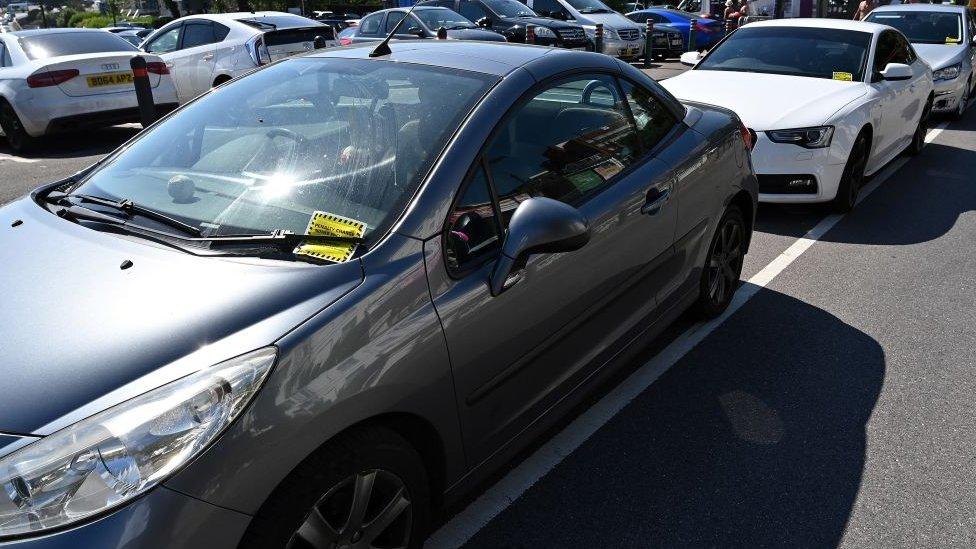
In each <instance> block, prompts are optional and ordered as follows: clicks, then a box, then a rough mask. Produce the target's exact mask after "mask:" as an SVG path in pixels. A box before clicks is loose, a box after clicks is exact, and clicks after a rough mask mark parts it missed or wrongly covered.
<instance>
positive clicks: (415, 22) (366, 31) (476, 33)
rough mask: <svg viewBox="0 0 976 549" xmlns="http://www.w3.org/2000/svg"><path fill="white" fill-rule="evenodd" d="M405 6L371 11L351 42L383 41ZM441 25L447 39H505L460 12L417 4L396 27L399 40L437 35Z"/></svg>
mask: <svg viewBox="0 0 976 549" xmlns="http://www.w3.org/2000/svg"><path fill="white" fill-rule="evenodd" d="M407 9H408V8H394V9H389V10H380V11H377V12H373V13H371V14H369V15H367V16H366V17H364V18H363V20H362V22H361V23H360V24H359V26H358V27H356V32H355V33H353V35H352V42H353V43H354V44H356V43H361V42H376V41H380V40H383V39H385V38H386V37H387V35H389V34H390V33H391V32H393V29H394V27H396V26H397V23H400V21H401V20H403V17H404V16H405V15H406V13H407ZM442 27H443V28H444V29H445V30H446V31H447V38H448V39H450V40H483V41H486V42H505V37H504V36H502V35H501V34H499V33H497V32H494V31H490V30H487V29H483V28H481V27H479V26H478V25H475V24H474V23H473V22H471V21H469V20H467V19H465V18H464V17H462V16H461V15H460V14H458V13H456V12H454V11H452V10H449V9H447V8H442V7H438V6H428V5H423V6H417V7H415V8H414V9H413V13H411V14H410V18H409V19H407V20H406V21H404V22H403V23H402V24H401V25H400V26H399V28H397V29H396V35H394V36H395V38H397V39H398V40H416V39H424V38H437V30H438V29H440V28H442Z"/></svg>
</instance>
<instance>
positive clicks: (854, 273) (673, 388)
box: [0, 63, 976, 549]
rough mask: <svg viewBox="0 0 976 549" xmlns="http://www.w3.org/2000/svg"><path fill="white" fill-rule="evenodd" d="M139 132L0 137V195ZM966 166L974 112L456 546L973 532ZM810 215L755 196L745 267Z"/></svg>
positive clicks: (975, 144)
mask: <svg viewBox="0 0 976 549" xmlns="http://www.w3.org/2000/svg"><path fill="white" fill-rule="evenodd" d="M655 70H656V72H652V74H653V75H654V76H655V77H662V75H664V74H668V73H671V72H677V71H679V70H680V69H679V68H678V67H677V65H676V64H673V63H671V64H667V65H664V66H661V67H655ZM137 131H138V128H137V127H134V126H133V127H118V128H110V129H107V130H102V131H97V132H88V133H86V134H83V135H66V136H61V137H58V138H56V139H54V140H51V141H49V142H48V143H47V144H46V145H45V147H44V148H43V149H42V150H41V151H39V152H38V153H37V154H36V155H34V156H32V157H30V158H20V157H14V156H11V155H10V154H9V150H8V149H7V148H6V144H5V142H4V140H3V139H2V138H0V204H2V203H6V202H8V201H10V200H12V199H14V198H16V197H19V196H21V195H23V194H24V193H26V192H28V191H29V190H30V189H32V188H34V187H36V186H37V185H39V184H41V183H44V182H47V181H53V180H56V179H59V178H62V177H65V176H68V175H70V174H72V173H75V172H76V171H78V170H80V169H82V168H84V167H86V166H88V165H90V164H91V163H92V162H94V161H96V160H97V159H98V158H100V157H101V156H103V155H104V154H106V153H108V152H110V151H111V150H113V149H114V148H115V147H116V146H118V145H119V144H121V143H122V142H124V141H125V140H126V139H128V138H130V137H132V136H133V135H135V133H136V132H137ZM974 174H976V108H974V109H970V111H969V112H968V113H967V115H966V117H965V118H964V119H963V120H962V121H960V122H956V123H953V124H952V125H950V126H949V128H948V129H946V130H945V131H943V132H942V133H941V134H939V135H938V136H937V137H936V138H935V140H934V141H933V142H932V143H931V144H929V145H928V146H927V147H926V149H925V150H924V152H923V153H922V155H921V156H919V157H917V158H913V159H911V160H909V161H908V162H907V163H905V165H904V166H902V167H901V168H900V169H899V170H897V171H896V172H895V173H894V175H892V176H891V177H890V178H888V179H887V180H886V181H885V182H884V183H883V184H882V185H881V186H880V187H879V188H878V189H877V190H875V191H874V192H873V193H872V194H871V195H870V196H868V197H867V198H866V199H865V200H864V201H863V202H862V203H861V204H860V205H859V206H858V207H857V208H856V209H855V211H854V212H853V213H851V214H849V215H847V216H846V217H844V218H843V219H841V220H840V221H839V222H838V223H837V224H836V225H835V226H833V228H832V229H831V230H829V231H828V232H827V233H826V234H824V235H823V237H822V238H820V240H819V241H818V242H816V243H814V244H813V245H812V246H811V247H810V248H809V249H808V250H807V251H806V252H805V253H804V254H803V255H802V256H800V257H799V258H797V259H796V260H795V261H794V262H793V263H792V264H790V265H789V266H788V267H787V268H786V269H785V270H784V271H783V272H782V273H780V274H779V276H777V277H776V278H775V279H774V280H773V281H772V282H771V283H770V284H768V285H767V286H766V287H765V288H763V289H760V290H759V291H758V293H757V294H756V295H755V296H754V297H753V298H752V299H751V300H749V301H748V302H746V303H745V305H743V306H742V308H740V309H739V310H738V311H736V312H735V313H734V314H733V315H732V316H731V317H729V318H728V319H727V320H726V321H725V322H724V323H723V324H722V325H720V326H719V327H718V328H717V329H716V330H715V331H714V332H712V333H711V334H710V335H708V336H707V337H705V339H704V340H703V341H702V342H701V343H700V344H698V345H697V346H696V347H695V348H694V349H692V350H691V352H689V353H688V354H686V355H685V356H684V357H683V358H682V359H680V360H679V361H678V362H677V363H676V364H675V365H674V366H673V367H672V368H670V369H669V370H668V371H667V372H666V373H665V374H664V375H663V376H661V377H660V378H659V379H658V380H657V381H656V382H655V383H653V384H652V385H651V386H650V387H649V388H648V389H647V390H646V391H644V392H643V393H641V394H640V395H639V396H638V397H637V398H636V399H634V400H633V401H631V402H630V404H628V405H627V406H626V407H624V408H623V410H622V411H621V412H620V413H619V414H617V415H616V416H614V417H613V419H611V420H610V421H609V422H608V423H606V424H605V425H603V427H602V428H600V429H599V430H597V431H596V433H595V434H593V436H591V437H590V438H589V439H588V440H586V442H585V443H583V444H582V445H581V446H580V447H579V448H577V449H576V450H575V451H573V452H572V453H570V455H568V456H566V457H565V458H564V459H563V460H562V461H561V463H559V464H558V465H557V466H556V467H555V468H553V469H552V470H550V471H548V473H547V474H545V476H543V477H542V478H541V479H540V480H539V481H538V482H536V483H535V484H534V485H533V486H532V487H531V488H529V489H528V490H527V491H526V492H525V493H524V494H523V495H522V496H521V497H519V498H518V499H516V500H515V501H514V502H512V503H511V504H510V505H508V506H507V508H505V509H504V510H503V511H502V512H501V513H500V514H498V515H497V516H496V517H495V518H494V519H493V520H491V521H490V522H489V523H488V524H487V525H486V526H485V527H483V528H481V529H480V530H479V531H478V532H477V534H476V535H474V537H472V538H471V539H470V540H469V541H468V543H467V544H466V545H465V547H467V548H471V549H476V548H477V549H480V548H509V547H511V548H521V547H525V548H537V547H559V548H567V549H572V548H592V547H657V546H661V547H677V546H680V547H686V546H687V547H727V546H743V547H768V546H804V547H824V546H844V547H917V546H951V547H972V546H974V545H976V513H974V512H973V509H976V495H974V492H973V486H974V484H976V458H974V450H973V449H974V448H976V421H974V416H976V399H974V398H973V395H974V394H976V329H974V323H976V279H974V275H973V273H976V253H974V251H973V249H974V247H973V242H976V213H974V210H976V175H974ZM827 214H828V212H827V211H826V210H825V209H824V208H822V207H816V206H805V207H789V206H778V207H761V208H760V212H759V216H758V220H757V227H756V233H755V236H754V240H753V244H752V248H751V250H750V253H749V255H748V256H747V259H746V264H745V268H744V273H743V279H744V280H746V279H749V278H750V277H752V276H753V275H754V274H756V273H757V272H759V271H760V270H761V269H763V267H765V266H766V265H767V264H769V263H770V261H772V260H773V259H775V258H776V257H777V256H779V255H780V254H781V253H782V252H783V251H784V250H786V249H787V248H788V247H790V245H791V244H793V243H794V242H796V240H797V238H799V237H801V236H802V235H803V234H804V233H805V232H806V231H807V230H809V229H810V228H811V227H813V226H815V225H817V223H818V222H820V221H821V219H823V218H824V217H825V216H826V215H827ZM689 325H690V321H688V320H685V319H682V320H681V321H679V322H678V323H677V325H676V326H675V327H674V328H673V329H672V330H669V332H668V333H667V334H665V336H663V339H662V340H659V341H658V342H657V343H656V344H655V345H654V347H653V349H660V348H661V347H662V346H663V345H665V344H666V343H667V342H668V341H669V338H674V337H675V336H677V335H678V334H679V333H681V332H682V331H683V330H684V329H685V328H687V327H688V326H689ZM652 352H653V350H652V351H651V352H649V353H646V354H645V355H644V356H643V357H642V358H641V360H645V359H647V358H648V357H649V356H651V354H652ZM641 360H638V361H635V364H634V366H633V368H634V369H636V368H638V367H639V366H640V362H641ZM595 398H598V397H595Z"/></svg>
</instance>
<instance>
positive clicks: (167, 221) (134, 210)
mask: <svg viewBox="0 0 976 549" xmlns="http://www.w3.org/2000/svg"><path fill="white" fill-rule="evenodd" d="M71 198H75V199H78V200H80V201H82V202H88V203H91V204H98V205H99V206H107V207H109V208H113V209H116V210H119V211H120V212H122V213H125V214H127V215H132V214H137V215H141V216H143V217H147V218H149V219H152V220H153V221H157V222H159V223H162V224H163V225H167V226H169V227H172V228H174V229H178V230H180V231H182V232H184V233H186V234H189V235H191V236H195V237H199V236H202V235H203V233H201V232H200V229H198V228H196V227H194V226H193V225H190V224H188V223H184V222H182V221H180V220H179V219H176V218H173V217H170V216H168V215H166V214H164V213H161V212H157V211H156V210H153V209H150V208H146V207H145V206H140V205H139V204H136V203H134V202H132V201H131V200H127V199H122V200H111V199H108V198H102V197H100V196H92V195H89V194H78V193H71V194H65V193H51V194H49V195H48V200H50V201H51V202H55V203H58V204H64V203H65V201H67V200H69V199H71ZM108 217H109V218H111V216H108Z"/></svg>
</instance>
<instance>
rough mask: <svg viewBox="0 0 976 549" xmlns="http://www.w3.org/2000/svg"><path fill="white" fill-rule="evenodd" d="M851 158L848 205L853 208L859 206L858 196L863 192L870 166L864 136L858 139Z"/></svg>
mask: <svg viewBox="0 0 976 549" xmlns="http://www.w3.org/2000/svg"><path fill="white" fill-rule="evenodd" d="M851 156H852V158H851V171H850V173H849V174H848V181H849V183H848V185H847V192H848V193H849V196H848V197H847V203H848V204H849V205H850V206H851V207H852V208H853V207H854V205H855V204H857V195H858V194H859V193H860V192H861V187H862V186H863V185H864V170H865V168H867V164H868V155H867V138H866V137H864V136H863V135H862V136H860V137H858V139H857V145H856V146H855V147H854V152H853V153H852V155H851Z"/></svg>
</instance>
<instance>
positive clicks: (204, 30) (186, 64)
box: [174, 19, 217, 102]
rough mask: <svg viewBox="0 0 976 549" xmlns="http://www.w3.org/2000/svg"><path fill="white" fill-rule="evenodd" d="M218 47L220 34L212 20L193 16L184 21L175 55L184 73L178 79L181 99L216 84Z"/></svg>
mask: <svg viewBox="0 0 976 549" xmlns="http://www.w3.org/2000/svg"><path fill="white" fill-rule="evenodd" d="M216 48H217V37H216V35H215V33H214V27H213V25H212V24H211V23H210V21H206V20H202V19H197V20H194V19H191V20H188V21H185V22H184V23H183V34H182V36H181V37H180V49H179V51H178V52H177V53H176V54H175V56H174V60H175V61H176V69H175V70H176V71H179V72H180V73H182V77H181V78H180V79H179V80H177V83H176V87H177V92H178V93H179V94H180V101H184V102H185V101H189V100H190V99H193V98H194V97H196V96H198V95H200V94H201V93H203V92H205V91H207V90H209V89H210V87H211V86H212V85H213V72H214V55H215V50H216ZM174 74H175V71H174Z"/></svg>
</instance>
